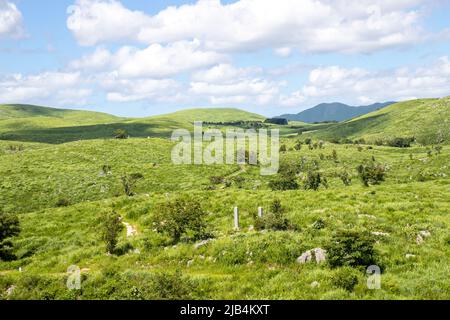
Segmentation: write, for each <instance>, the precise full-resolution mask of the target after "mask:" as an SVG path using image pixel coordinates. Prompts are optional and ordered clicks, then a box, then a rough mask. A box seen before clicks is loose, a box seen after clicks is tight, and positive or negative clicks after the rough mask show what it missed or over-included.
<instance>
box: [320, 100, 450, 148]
mask: <svg viewBox="0 0 450 320" xmlns="http://www.w3.org/2000/svg"><path fill="white" fill-rule="evenodd" d="M449 128H450V97H447V98H442V99H422V100H413V101H407V102H401V103H396V104H393V105H391V106H388V107H386V108H383V109H381V110H378V111H376V112H373V113H369V114H367V115H364V116H361V117H358V118H355V119H351V120H349V121H345V122H342V123H339V124H336V125H333V126H331V127H329V128H328V129H325V130H321V131H317V132H314V133H313V136H315V137H317V138H322V139H341V138H349V139H360V138H364V139H365V140H367V141H371V142H375V141H376V140H388V139H392V138H395V137H416V138H417V139H418V140H419V141H420V142H423V143H425V144H433V143H436V141H437V140H441V139H445V140H446V141H447V142H448V141H449V137H450V129H449Z"/></svg>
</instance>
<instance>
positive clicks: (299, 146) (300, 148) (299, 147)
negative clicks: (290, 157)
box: [294, 140, 302, 151]
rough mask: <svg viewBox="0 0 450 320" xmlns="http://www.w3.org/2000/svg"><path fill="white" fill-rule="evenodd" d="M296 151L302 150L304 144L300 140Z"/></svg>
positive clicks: (295, 147) (296, 144)
mask: <svg viewBox="0 0 450 320" xmlns="http://www.w3.org/2000/svg"><path fill="white" fill-rule="evenodd" d="M294 150H296V151H300V150H302V142H301V141H300V140H298V141H297V142H296V143H295V146H294Z"/></svg>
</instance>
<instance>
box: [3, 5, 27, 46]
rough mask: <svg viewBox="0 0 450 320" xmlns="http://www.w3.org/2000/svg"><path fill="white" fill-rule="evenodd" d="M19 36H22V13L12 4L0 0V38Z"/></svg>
mask: <svg viewBox="0 0 450 320" xmlns="http://www.w3.org/2000/svg"><path fill="white" fill-rule="evenodd" d="M21 36H23V26H22V13H21V12H20V11H19V9H17V7H16V5H15V4H14V3H12V2H9V1H7V0H0V37H10V38H17V37H21Z"/></svg>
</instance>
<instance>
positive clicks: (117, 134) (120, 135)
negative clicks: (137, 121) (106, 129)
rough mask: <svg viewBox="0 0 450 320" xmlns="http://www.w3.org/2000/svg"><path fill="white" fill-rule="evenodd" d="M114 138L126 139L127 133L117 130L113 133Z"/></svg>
mask: <svg viewBox="0 0 450 320" xmlns="http://www.w3.org/2000/svg"><path fill="white" fill-rule="evenodd" d="M114 138H116V139H120V140H124V139H128V132H127V131H126V130H124V129H117V130H116V131H114Z"/></svg>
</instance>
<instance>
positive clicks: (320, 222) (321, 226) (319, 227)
mask: <svg viewBox="0 0 450 320" xmlns="http://www.w3.org/2000/svg"><path fill="white" fill-rule="evenodd" d="M325 227H326V223H325V221H324V220H323V219H319V220H317V221H314V223H313V224H312V228H313V229H316V230H322V229H324V228H325Z"/></svg>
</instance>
